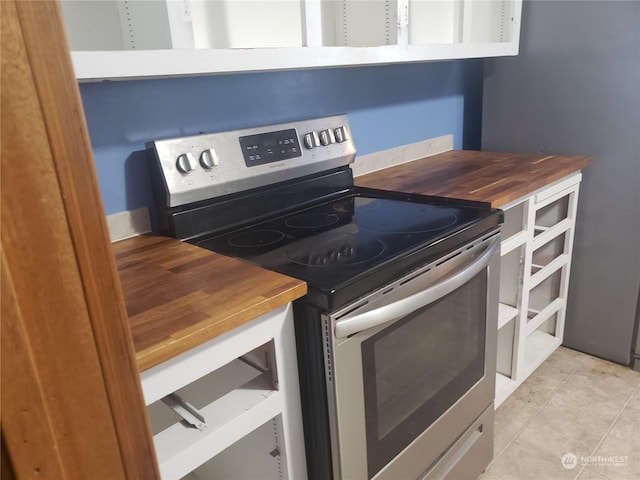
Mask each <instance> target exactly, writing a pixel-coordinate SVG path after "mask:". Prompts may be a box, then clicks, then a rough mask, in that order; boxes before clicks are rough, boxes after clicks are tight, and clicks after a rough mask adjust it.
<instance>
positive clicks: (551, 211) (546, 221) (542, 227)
mask: <svg viewBox="0 0 640 480" xmlns="http://www.w3.org/2000/svg"><path fill="white" fill-rule="evenodd" d="M569 198H570V194H567V195H565V196H563V197H560V198H559V199H558V200H556V201H555V202H552V203H550V204H549V205H545V206H543V207H541V208H539V209H538V210H537V211H536V218H535V226H534V235H536V236H537V235H539V234H541V233H542V232H545V231H547V230H549V229H550V228H551V227H553V226H554V225H556V224H558V223H560V222H561V221H562V220H566V219H568V218H569Z"/></svg>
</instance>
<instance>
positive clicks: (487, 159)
mask: <svg viewBox="0 0 640 480" xmlns="http://www.w3.org/2000/svg"><path fill="white" fill-rule="evenodd" d="M591 161H592V158H591V157H585V156H566V155H538V154H529V153H495V152H476V151H472V150H451V151H448V152H444V153H439V154H437V155H433V156H430V157H426V158H423V159H420V160H415V161H413V162H408V163H403V164H400V165H396V166H393V167H389V168H385V169H384V170H378V171H376V172H372V173H368V174H365V175H362V176H359V177H356V180H355V182H356V185H358V186H360V187H369V188H378V189H382V190H395V191H400V192H407V193H418V194H422V195H437V196H443V197H451V198H461V199H464V200H476V201H481V202H486V203H489V204H490V205H491V206H492V207H494V208H500V207H504V206H505V205H507V204H509V203H510V202H512V201H514V200H517V199H519V198H522V197H525V196H528V195H530V194H531V193H533V192H535V191H536V190H538V189H540V188H543V187H545V186H547V185H549V184H551V183H553V182H555V181H557V180H560V179H561V178H564V177H566V176H568V175H571V174H572V173H576V172H578V171H579V170H581V169H583V168H584V167H586V166H587V165H589V164H590V163H591Z"/></svg>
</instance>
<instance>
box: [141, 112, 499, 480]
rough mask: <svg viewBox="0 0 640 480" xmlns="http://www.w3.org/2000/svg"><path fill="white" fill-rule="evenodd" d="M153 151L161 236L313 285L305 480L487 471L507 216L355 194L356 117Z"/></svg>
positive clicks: (297, 314) (304, 312)
mask: <svg viewBox="0 0 640 480" xmlns="http://www.w3.org/2000/svg"><path fill="white" fill-rule="evenodd" d="M147 147H148V151H149V153H150V157H151V159H152V174H153V183H154V187H155V188H154V190H155V191H156V194H157V201H156V203H157V205H156V206H157V208H158V211H159V213H158V224H159V229H160V230H161V232H163V233H165V234H167V235H170V236H173V237H175V238H178V239H181V240H184V241H187V242H190V243H193V244H196V245H198V246H200V247H202V248H206V249H209V250H214V251H216V252H219V253H221V254H224V255H229V256H233V257H236V258H239V259H241V260H244V261H247V262H251V263H254V264H257V265H260V266H262V267H264V268H267V269H271V270H274V271H277V272H280V273H283V274H286V275H289V276H292V277H296V278H299V279H302V280H304V281H306V282H307V284H308V292H309V293H308V294H307V295H306V296H305V297H304V298H302V299H300V300H297V301H296V302H294V322H295V330H296V343H297V355H298V370H299V375H300V389H301V398H302V408H303V422H304V434H305V443H306V453H307V465H308V474H309V478H311V479H322V480H326V479H330V478H336V479H339V478H343V479H347V478H348V479H359V478H362V479H372V478H375V479H383V478H388V479H400V478H411V479H414V478H447V477H449V478H455V479H461V478H476V477H477V476H478V475H479V474H480V473H481V472H482V470H483V469H484V468H485V467H486V466H487V464H488V463H489V461H490V459H491V457H492V452H493V447H492V443H493V425H492V424H493V394H494V386H495V376H494V373H495V362H496V323H497V306H498V299H497V281H498V273H499V228H500V224H501V223H502V219H503V217H502V212H500V211H499V210H492V209H490V208H488V207H487V206H486V205H484V204H479V203H474V202H468V201H461V200H454V199H447V198H439V197H427V196H421V195H410V194H404V193H399V192H390V191H384V190H374V189H368V188H358V187H355V186H354V183H353V176H352V171H351V169H350V167H349V165H350V163H351V162H353V161H354V159H355V153H356V152H355V147H354V143H353V139H352V134H351V129H350V126H349V121H348V118H347V116H346V115H337V116H330V117H324V118H316V119H310V120H305V121H299V122H291V123H286V124H279V125H269V126H263V127H257V128H247V129H242V130H237V131H230V132H221V133H213V134H205V135H197V136H190V137H182V138H172V139H164V140H157V141H154V142H151V143H149V144H148V145H147Z"/></svg>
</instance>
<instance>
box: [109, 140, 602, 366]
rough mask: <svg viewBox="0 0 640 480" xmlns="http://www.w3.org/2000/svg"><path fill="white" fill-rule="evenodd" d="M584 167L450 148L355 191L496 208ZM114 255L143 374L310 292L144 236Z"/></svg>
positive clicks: (574, 159)
mask: <svg viewBox="0 0 640 480" xmlns="http://www.w3.org/2000/svg"><path fill="white" fill-rule="evenodd" d="M589 163H591V157H583V156H544V155H535V154H510V153H490V152H475V151H463V150H454V151H449V152H445V153H441V154H438V155H434V156H431V157H426V158H423V159H420V160H416V161H413V162H409V163H404V164H401V165H397V166H394V167H390V168H386V169H384V170H379V171H377V172H373V173H369V174H366V175H362V176H359V177H357V178H356V184H357V185H359V186H363V187H371V188H378V189H384V190H395V191H402V192H408V193H418V194H424V195H437V196H446V197H453V198H462V199H467V200H477V201H482V202H486V203H489V204H490V205H491V206H492V207H496V208H500V207H502V206H505V205H507V204H509V203H510V202H512V201H514V200H516V199H518V198H521V197H524V196H527V195H529V194H531V193H533V192H534V191H536V190H538V189H540V188H542V187H545V186H546V185H549V184H551V183H553V182H555V181H556V180H560V179H561V178H563V177H566V176H568V175H570V174H572V173H575V172H577V171H579V170H581V169H582V168H584V167H586V166H587V165H588V164H589ZM113 249H114V253H115V257H116V263H117V266H118V271H119V274H120V280H121V283H122V288H123V292H124V297H125V304H126V308H127V313H128V315H129V321H130V323H131V333H132V336H133V343H134V346H135V350H136V360H137V363H138V370H139V371H141V372H142V371H144V370H147V369H149V368H151V367H154V366H156V365H159V364H160V363H162V362H164V361H166V360H168V359H170V358H172V357H175V356H176V355H179V354H180V353H183V352H185V351H187V350H189V349H191V348H193V347H195V346H197V345H200V344H202V343H204V342H206V341H207V340H210V339H212V338H214V337H216V336H218V335H221V334H223V333H225V332H228V331H229V330H231V329H233V328H235V327H238V326H240V325H242V324H244V323H247V322H249V321H251V320H253V319H255V318H257V317H259V316H260V315H263V314H265V313H267V312H269V311H271V310H274V309H276V308H278V307H281V306H283V305H285V304H287V303H289V302H291V301H293V300H295V299H297V298H300V297H302V296H304V295H305V294H306V292H307V286H306V284H305V283H304V282H303V281H301V280H297V279H294V278H290V277H287V276H285V275H281V274H278V273H275V272H271V271H269V270H264V269H262V268H259V267H256V266H253V265H249V264H246V263H243V262H240V261H239V260H236V259H233V258H229V257H225V256H223V255H219V254H216V253H213V252H210V251H208V250H205V249H202V248H199V247H196V246H194V245H190V244H187V243H183V242H180V241H178V240H175V239H172V238H167V237H162V236H154V235H142V236H138V237H133V238H130V239H127V240H122V241H120V242H116V243H114V244H113Z"/></svg>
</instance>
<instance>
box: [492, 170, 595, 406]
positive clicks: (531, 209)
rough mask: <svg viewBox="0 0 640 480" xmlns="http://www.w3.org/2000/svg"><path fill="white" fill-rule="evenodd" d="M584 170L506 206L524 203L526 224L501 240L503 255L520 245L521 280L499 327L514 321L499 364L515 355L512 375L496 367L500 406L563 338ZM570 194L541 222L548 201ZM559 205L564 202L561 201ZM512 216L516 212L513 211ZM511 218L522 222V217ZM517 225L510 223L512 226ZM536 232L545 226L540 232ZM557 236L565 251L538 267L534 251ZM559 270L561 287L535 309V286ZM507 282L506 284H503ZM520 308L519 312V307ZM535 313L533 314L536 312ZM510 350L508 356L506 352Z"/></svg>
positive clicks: (503, 307)
mask: <svg viewBox="0 0 640 480" xmlns="http://www.w3.org/2000/svg"><path fill="white" fill-rule="evenodd" d="M581 179H582V174H581V173H576V174H573V175H570V176H568V177H565V178H564V179H561V180H559V181H557V182H555V183H553V184H552V185H549V186H547V187H545V188H542V189H540V190H538V191H536V192H533V193H532V194H531V195H529V196H527V197H523V198H519V199H517V200H515V201H513V202H511V203H509V204H508V205H506V206H505V207H503V210H505V212H506V213H505V217H506V218H509V212H510V211H511V212H514V211H516V210H515V209H521V211H522V225H521V226H522V228H521V230H520V231H517V232H516V233H513V234H512V235H510V236H509V237H507V238H504V239H503V241H502V248H501V255H502V256H503V257H504V256H506V255H509V254H513V253H512V252H514V251H515V250H516V249H520V250H521V253H520V261H519V264H518V268H519V269H520V282H519V284H518V285H517V288H518V295H517V303H518V304H517V305H516V306H515V307H513V306H510V305H502V304H501V305H500V309H501V311H502V315H503V317H502V318H501V320H500V322H499V325H498V330H499V333H500V329H501V328H505V326H506V325H509V328H510V322H514V333H513V343H512V344H510V345H507V346H506V347H505V346H504V345H505V344H504V343H503V347H502V351H500V350H499V351H498V357H499V359H500V360H499V365H502V366H503V367H504V365H505V364H507V362H508V361H509V360H510V361H511V363H510V365H511V376H510V377H508V376H506V375H503V374H501V373H499V372H498V373H496V399H495V405H496V408H497V407H498V406H500V405H501V404H502V403H503V402H504V401H505V400H506V399H507V397H508V396H509V395H511V393H513V392H514V391H515V389H516V388H517V387H518V386H519V385H520V384H522V382H524V380H526V378H527V377H529V375H531V374H532V373H533V372H534V371H535V369H536V368H538V367H539V366H540V364H542V362H544V360H545V359H546V358H547V357H548V356H549V355H551V353H553V352H554V351H555V349H556V348H558V347H559V346H560V345H561V344H562V340H563V335H564V320H565V315H566V307H567V294H568V288H569V274H570V268H571V257H572V253H573V239H574V231H575V221H576V214H577V207H578V191H579V187H580V181H581ZM564 200H566V215H564V218H558V219H557V220H556V223H554V224H553V225H551V226H545V227H544V228H541V227H540V225H538V226H536V214H537V213H538V212H541V211H542V209H544V208H545V207H548V206H551V205H554V204H556V203H557V202H562V201H564ZM558 205H559V206H561V205H560V204H559V203H558ZM512 217H513V216H512ZM512 221H515V222H517V218H516V219H515V220H513V218H512ZM512 227H513V225H510V226H509V228H510V230H511V231H513V228H512ZM536 232H541V233H538V234H536ZM556 239H562V240H563V241H564V244H563V247H562V251H561V252H560V253H557V254H556V255H555V257H554V258H553V259H551V260H550V261H549V262H548V263H546V264H545V265H540V266H539V267H540V268H536V270H535V271H534V270H533V267H534V266H535V267H538V266H537V265H534V263H533V257H534V253H535V252H536V251H537V250H538V249H540V248H542V247H544V246H545V245H547V244H548V243H549V242H551V241H554V240H556ZM553 275H559V281H558V282H557V283H558V291H557V295H555V298H551V299H549V301H548V302H547V303H546V305H544V306H543V307H542V308H541V309H540V310H539V311H536V312H533V311H532V310H531V303H532V297H531V294H532V291H533V290H534V289H535V288H536V287H538V286H540V285H541V284H542V283H544V282H545V281H546V280H548V279H550V278H551V277H552V276H553ZM502 288H506V286H505V287H502V286H501V289H502ZM514 310H517V313H516V312H515V311H514ZM532 314H533V316H531V315H532ZM551 319H554V320H555V326H554V327H553V331H552V332H546V331H543V330H541V328H543V327H544V326H545V325H546V324H547V323H548V322H549V320H551ZM505 356H506V358H505Z"/></svg>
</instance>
